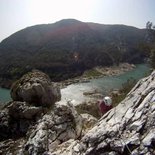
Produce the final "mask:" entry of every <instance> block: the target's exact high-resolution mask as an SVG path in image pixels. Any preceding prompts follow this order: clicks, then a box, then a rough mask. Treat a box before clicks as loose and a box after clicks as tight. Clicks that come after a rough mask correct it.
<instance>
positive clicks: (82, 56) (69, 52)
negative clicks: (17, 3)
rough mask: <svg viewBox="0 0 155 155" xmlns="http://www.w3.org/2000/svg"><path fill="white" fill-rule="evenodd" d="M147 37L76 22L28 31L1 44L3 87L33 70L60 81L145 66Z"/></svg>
mask: <svg viewBox="0 0 155 155" xmlns="http://www.w3.org/2000/svg"><path fill="white" fill-rule="evenodd" d="M145 36H146V30H143V29H137V28H135V27H131V26H125V25H103V24H95V23H84V22H81V21H77V20H74V19H66V20H61V21H59V22H56V23H54V24H43V25H36V26H32V27H28V28H25V29H23V30H21V31H18V32H16V33H14V34H13V35H11V36H10V37H8V38H6V39H5V40H3V41H2V42H1V43H0V66H1V67H0V81H1V85H2V86H3V85H5V86H6V83H7V84H8V86H9V85H10V83H12V81H13V80H15V79H17V78H19V77H20V76H21V75H22V74H24V73H26V72H27V71H30V70H32V69H34V68H35V69H39V70H42V71H44V72H46V73H48V74H49V75H50V77H51V78H52V79H53V80H54V81H60V80H63V79H67V78H70V77H74V76H77V75H80V74H81V73H82V72H83V71H84V70H86V69H88V68H92V67H94V66H97V65H103V66H105V65H107V66H109V65H114V64H116V65H117V64H119V63H120V62H132V63H139V62H142V61H143V60H144V58H145V55H144V54H143V51H141V50H140V48H139V45H140V44H142V43H144V42H145Z"/></svg>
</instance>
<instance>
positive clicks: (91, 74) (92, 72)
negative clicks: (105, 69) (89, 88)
mask: <svg viewBox="0 0 155 155" xmlns="http://www.w3.org/2000/svg"><path fill="white" fill-rule="evenodd" d="M101 75H102V73H100V72H98V71H97V70H95V69H90V70H87V71H85V72H84V74H83V76H84V77H98V76H101Z"/></svg>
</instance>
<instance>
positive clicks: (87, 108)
mask: <svg viewBox="0 0 155 155" xmlns="http://www.w3.org/2000/svg"><path fill="white" fill-rule="evenodd" d="M75 108H76V110H77V112H78V113H79V114H84V113H88V114H90V115H92V116H94V117H96V118H98V119H99V118H100V117H101V113H100V110H99V108H98V106H97V103H96V102H92V103H91V104H88V103H82V104H79V105H77V106H76V107H75Z"/></svg>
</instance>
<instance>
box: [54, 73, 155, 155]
mask: <svg viewBox="0 0 155 155" xmlns="http://www.w3.org/2000/svg"><path fill="white" fill-rule="evenodd" d="M62 150H63V151H62V152H61V151H60V150H58V151H57V152H55V153H53V154H52V155H56V154H66V155H67V154H72V155H73V154H74V155H129V154H132V155H154V154H155V71H154V72H153V73H152V74H151V75H150V76H148V77H146V78H144V79H142V80H140V81H139V82H138V83H137V84H136V86H135V87H134V88H133V89H132V90H131V91H130V93H129V94H128V95H127V97H126V98H125V99H124V100H123V101H122V102H121V103H120V104H119V105H118V106H117V107H116V108H113V109H112V110H111V111H110V112H108V113H107V114H105V115H104V116H103V117H102V118H101V119H100V120H99V121H98V123H97V124H96V125H95V126H94V127H93V128H92V129H91V130H90V131H89V132H88V133H87V134H86V135H85V136H84V137H82V139H81V140H80V141H74V142H72V143H71V144H70V145H69V147H67V148H65V147H64V149H62Z"/></svg>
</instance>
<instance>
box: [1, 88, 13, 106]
mask: <svg viewBox="0 0 155 155" xmlns="http://www.w3.org/2000/svg"><path fill="white" fill-rule="evenodd" d="M10 100H11V96H10V90H8V89H4V88H0V103H1V102H8V101H10Z"/></svg>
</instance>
